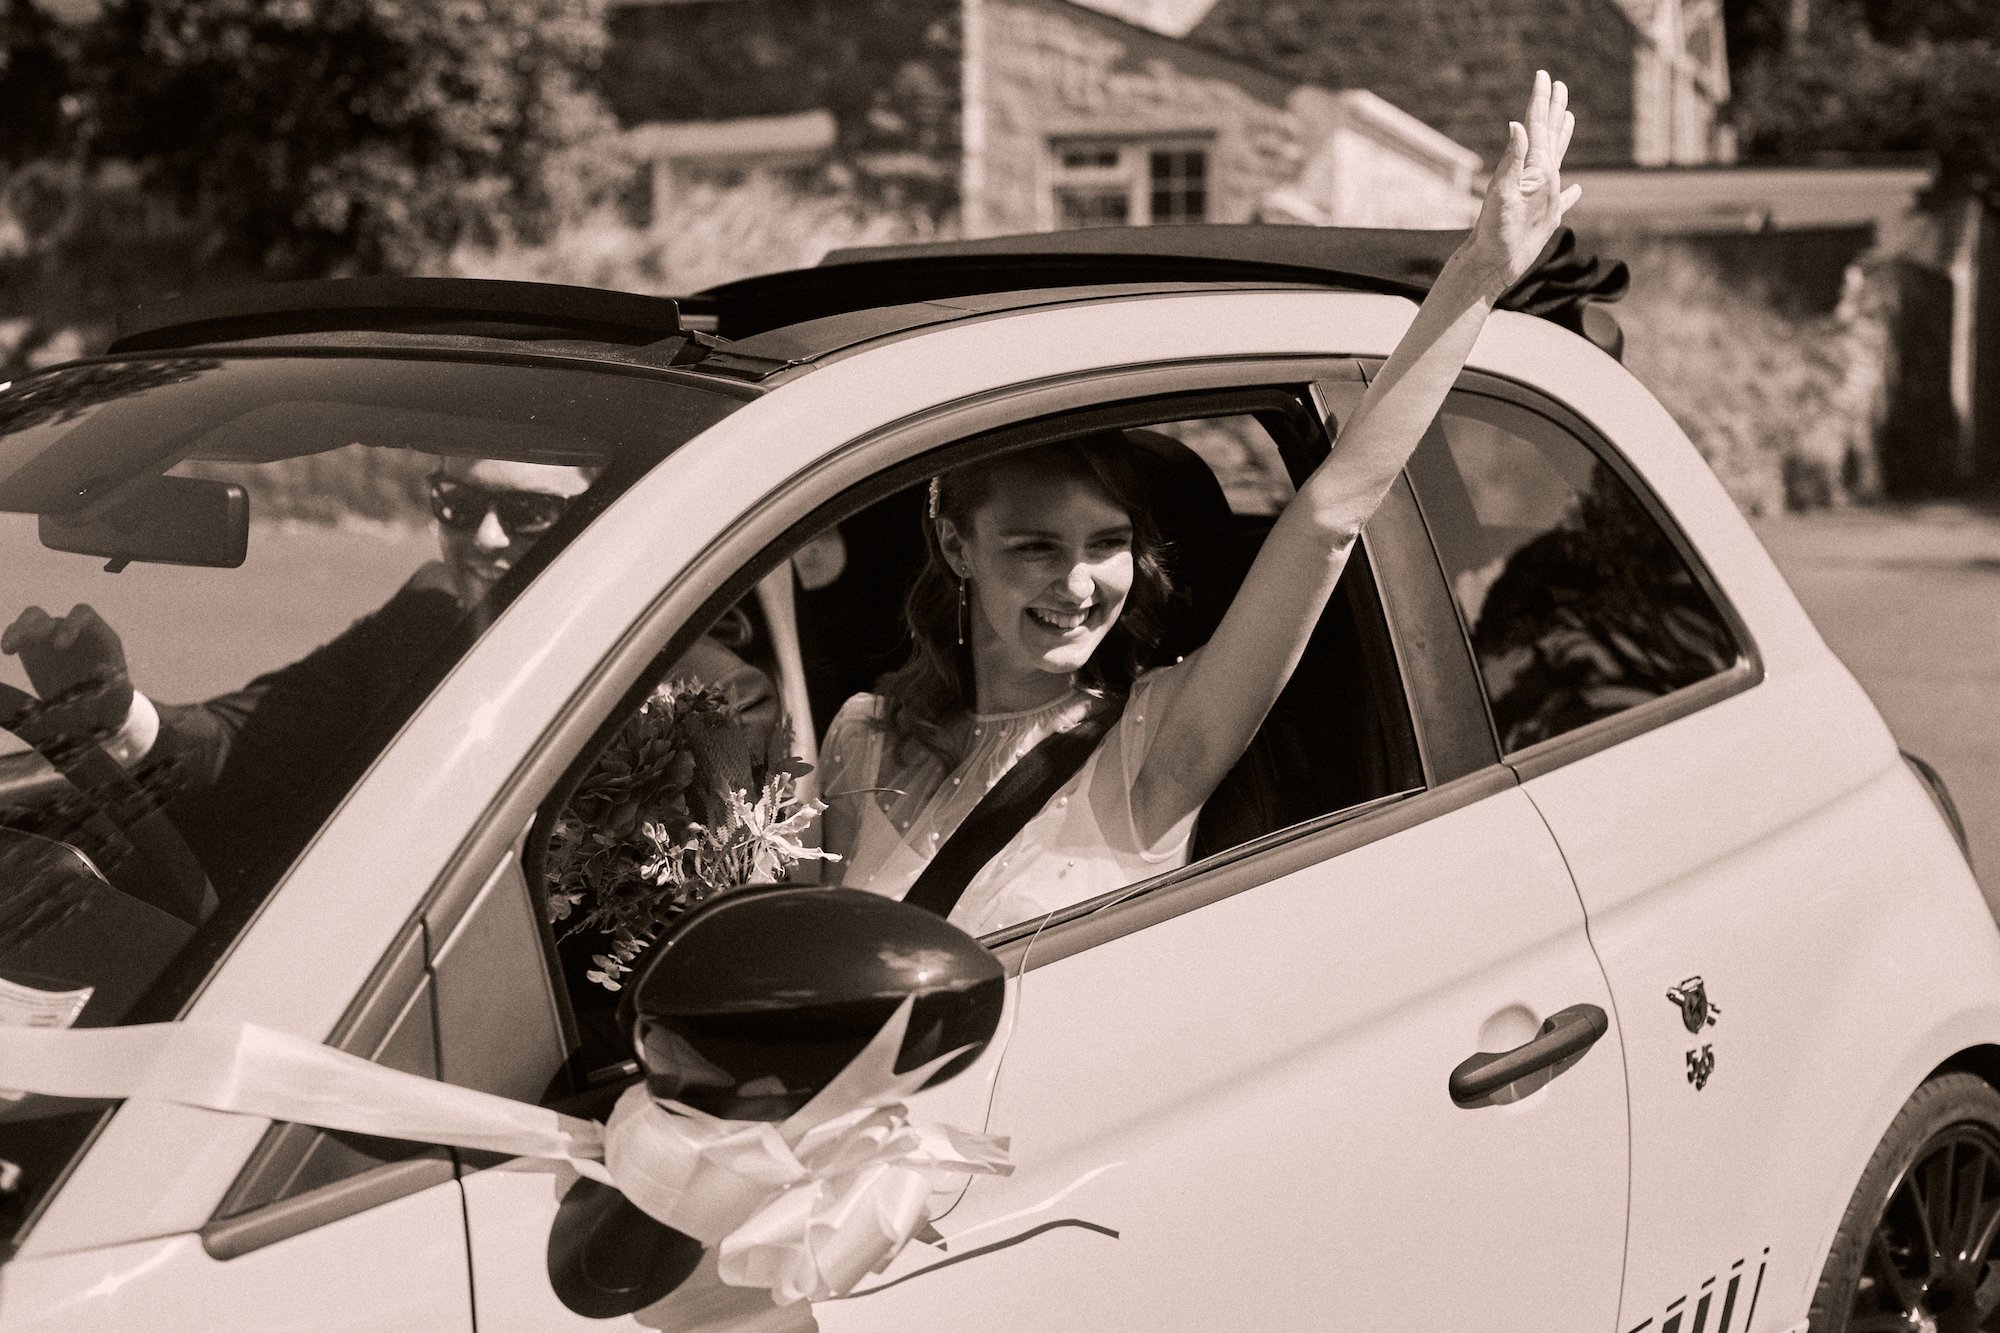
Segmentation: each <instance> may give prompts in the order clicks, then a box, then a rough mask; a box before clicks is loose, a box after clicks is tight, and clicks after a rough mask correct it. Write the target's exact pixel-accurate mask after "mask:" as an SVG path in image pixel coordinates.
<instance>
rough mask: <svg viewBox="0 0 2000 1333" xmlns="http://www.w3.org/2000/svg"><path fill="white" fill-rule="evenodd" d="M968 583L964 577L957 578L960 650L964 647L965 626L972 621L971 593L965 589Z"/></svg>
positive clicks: (961, 575)
mask: <svg viewBox="0 0 2000 1333" xmlns="http://www.w3.org/2000/svg"><path fill="white" fill-rule="evenodd" d="M953 572H954V573H955V572H956V571H953ZM970 582H971V580H969V579H967V578H966V577H965V575H963V574H960V575H959V576H958V646H959V647H961V648H963V647H964V646H965V630H966V626H967V625H968V624H970V623H971V621H972V593H971V591H970V590H969V589H968V587H967V584H969V583H970Z"/></svg>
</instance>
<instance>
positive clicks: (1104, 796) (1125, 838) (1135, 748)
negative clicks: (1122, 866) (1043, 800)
mask: <svg viewBox="0 0 2000 1333" xmlns="http://www.w3.org/2000/svg"><path fill="white" fill-rule="evenodd" d="M1183 665H1184V663H1176V664H1174V665H1173V666H1169V667H1161V668H1159V669H1158V670H1155V671H1149V672H1147V673H1146V674H1145V675H1143V676H1141V677H1139V679H1138V680H1136V681H1134V682H1133V683H1132V693H1131V695H1130V697H1129V698H1128V699H1127V700H1126V702H1125V712H1124V713H1123V715H1121V716H1120V717H1119V719H1118V725H1117V727H1116V728H1115V729H1114V730H1113V731H1112V733H1111V735H1110V736H1108V737H1107V738H1106V739H1105V749H1104V752H1103V758H1102V759H1101V760H1100V762H1099V763H1098V765H1097V768H1096V771H1095V772H1093V773H1092V774H1091V781H1090V805H1091V809H1092V810H1093V811H1094V812H1096V815H1097V819H1098V825H1099V827H1100V828H1101V829H1102V830H1103V833H1104V837H1105V838H1106V840H1107V841H1109V842H1110V843H1111V844H1112V846H1113V848H1114V849H1115V850H1117V851H1119V852H1121V853H1123V854H1125V855H1129V856H1137V857H1138V858H1139V859H1140V860H1142V861H1147V862H1156V861H1159V862H1164V861H1167V860H1170V859H1172V858H1173V857H1174V856H1176V855H1179V854H1181V853H1183V852H1184V851H1185V849H1186V846H1187V840H1188V836H1189V834H1190V832H1191V831H1192V830H1193V828H1194V821H1195V819H1196V817H1197V816H1199V815H1200V813H1201V810H1200V808H1199V807H1197V808H1196V809H1194V810H1191V811H1189V812H1188V813H1187V814H1186V815H1185V816H1183V817H1182V818H1181V819H1180V820H1178V821H1176V822H1175V823H1174V824H1173V825H1172V826H1171V827H1169V828H1168V829H1167V830H1166V831H1165V832H1164V833H1162V834H1161V835H1160V836H1159V837H1158V838H1156V839H1154V840H1153V842H1152V843H1150V844H1146V845H1142V844H1141V843H1140V840H1139V829H1138V821H1137V820H1136V819H1135V818H1134V817H1133V813H1132V785H1133V782H1134V781H1135V780H1136V779H1137V778H1138V776H1139V771H1140V769H1142V768H1144V767H1145V764H1146V755H1147V754H1148V753H1149V752H1150V751H1151V750H1152V748H1153V740H1154V738H1155V737H1156V736H1157V735H1158V734H1159V724H1160V722H1161V721H1162V720H1163V719H1164V715H1165V713H1166V712H1167V710H1168V708H1169V707H1170V705H1171V703H1172V701H1173V697H1174V694H1175V693H1176V690H1175V686H1176V685H1177V684H1178V681H1179V677H1178V673H1179V672H1180V670H1181V667H1182V666H1183Z"/></svg>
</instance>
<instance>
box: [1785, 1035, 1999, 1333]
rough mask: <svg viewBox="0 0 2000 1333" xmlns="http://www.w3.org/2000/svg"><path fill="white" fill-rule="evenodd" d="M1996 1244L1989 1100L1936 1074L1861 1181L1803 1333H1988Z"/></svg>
mask: <svg viewBox="0 0 2000 1333" xmlns="http://www.w3.org/2000/svg"><path fill="white" fill-rule="evenodd" d="M1996 1236H2000V1092H1995V1091H1994V1090H1993V1088H1992V1087H1991V1086H1990V1085H1989V1084H1988V1083H1987V1082H1986V1081H1985V1080H1984V1079H1982V1078H1980V1077H1978V1076H1977V1075H1975V1074H1963V1073H1954V1074H1945V1075H1943V1076H1941V1077H1939V1078H1935V1079H1932V1080H1931V1081H1930V1082H1928V1083H1926V1084H1924V1085H1923V1086H1922V1087H1921V1088H1918V1089H1917V1091H1916V1093H1915V1095H1914V1096H1912V1097H1911V1098H1910V1100H1909V1102H1908V1104H1906V1105H1905V1106H1904V1107H1903V1109H1902V1111H1901V1112H1899V1113H1898V1114H1897V1116H1896V1119H1895V1120H1894V1121H1893V1122H1892V1123H1891V1124H1890V1126H1889V1132H1888V1133H1887V1134H1885V1135H1883V1136H1882V1143H1881V1146H1880V1147H1878V1148H1876V1150H1875V1155H1874V1157H1872V1158H1870V1159H1869V1162H1868V1169H1867V1170H1866V1171H1864V1172H1862V1174H1861V1183H1860V1184H1859V1185H1857V1186H1856V1187H1855V1190H1854V1197H1853V1199H1852V1200H1850V1201H1849V1203H1848V1205H1847V1213H1846V1215H1845V1216H1844V1217H1842V1218H1841V1221H1840V1230H1839V1232H1838V1233H1836V1234H1835V1236H1834V1239H1833V1248H1832V1250H1831V1251H1830V1252H1829V1253H1828V1255H1827V1259H1826V1268H1825V1269H1824V1270H1823V1271H1822V1272H1821V1274H1820V1279H1819V1288H1818V1290H1817V1291H1816V1292H1815V1293H1814V1296H1813V1305H1812V1318H1811V1322H1810V1323H1809V1324H1808V1326H1807V1327H1808V1328H1809V1330H1810V1333H1909V1331H1911V1330H1922V1331H1923V1333H1979V1331H1981V1330H2000V1313H1996V1312H2000V1254H1996V1246H1995V1241H1996Z"/></svg>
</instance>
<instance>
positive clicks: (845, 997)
mask: <svg viewBox="0 0 2000 1333" xmlns="http://www.w3.org/2000/svg"><path fill="white" fill-rule="evenodd" d="M652 953H653V957H652V960H651V961H650V962H649V963H648V964H647V965H646V966H645V967H644V968H642V969H641V970H640V972H639V974H638V976H637V977H636V978H635V979H634V981H633V984H632V986H631V989H630V991H629V999H628V1001H627V1004H628V1005H629V1008H628V1010H627V1011H626V1013H625V1018H626V1020H627V1024H628V1026H627V1030H628V1031H630V1032H631V1033H632V1034H633V1040H634V1042H635V1044H636V1045H637V1047H638V1051H639V1061H640V1064H641V1065H642V1066H643V1067H644V1068H645V1071H646V1083H647V1087H648V1089H649V1090H650V1091H651V1092H652V1094H653V1095H654V1096H655V1097H663V1098H672V1099H673V1100H675V1101H679V1102H684V1103H686V1104H687V1105H689V1106H692V1107H694V1108H695V1109H697V1110H700V1111H706V1112H708V1113H709V1114H711V1115H717V1116H724V1117H727V1118H729V1119H732V1120H770V1121H778V1120H783V1119H784V1118H785V1117H787V1116H789V1115H791V1114H792V1113H793V1112H794V1111H797V1110H798V1109H799V1108H800V1107H802V1106H804V1105H805V1104H806V1103H807V1102H808V1101H810V1100H812V1098H813V1095H814V1094H815V1093H817V1092H818V1091H819V1090H820V1089H821V1088H823V1087H825V1086H826V1084H827V1081H828V1080H830V1079H831V1078H833V1076H834V1075H836V1074H838V1073H839V1072H840V1071H841V1070H842V1069H844V1068H845V1067H846V1066H847V1064H848V1062H849V1061H850V1060H852V1059H853V1058H854V1057H855V1056H856V1055H858V1054H860V1052H861V1049H862V1048H863V1047H864V1046H866V1045H867V1044H868V1042H869V1039H870V1038H872V1037H874V1036H875V1034H876V1033H878V1032H880V1031H881V1030H882V1026H883V1024H885V1023H886V1022H888V1020H889V1018H890V1016H891V1015H893V1014H894V1013H895V1011H896V1007H897V1006H898V1005H899V1004H901V1003H902V1001H903V999H904V997H906V996H909V997H914V1001H915V1003H914V1005H913V1007H912V1009H911V1012H910V1025H909V1031H908V1033H907V1034H906V1036H905V1037H904V1039H903V1046H902V1051H901V1053H900V1055H899V1056H898V1057H897V1061H896V1068H897V1069H898V1070H899V1071H900V1070H906V1069H912V1068H914V1067H916V1066H917V1065H920V1064H923V1063H924V1062H926V1061H928V1060H934V1059H936V1058H937V1057H939V1056H941V1055H944V1054H946V1053H948V1052H951V1051H956V1050H961V1048H963V1053H962V1054H961V1055H960V1056H959V1057H958V1058H957V1059H955V1060H953V1061H951V1062H950V1063H949V1064H947V1065H945V1066H944V1067H943V1068H942V1069H940V1070H939V1071H938V1072H937V1074H936V1075H934V1076H933V1077H932V1078H931V1080H930V1084H927V1085H926V1086H931V1085H935V1084H937V1083H941V1082H943V1081H944V1080H946V1079H948V1078H950V1077H952V1076H953V1075H954V1074H957V1073H958V1072H959V1071H960V1070H962V1069H964V1068H965V1067H966V1066H967V1065H969V1064H971V1063H972V1062H973V1061H974V1060H975V1059H977V1058H978V1056H979V1052H980V1051H981V1050H983V1049H985V1047H986V1044H987V1043H988V1042H989V1041H991V1040H992V1039H993V1034H994V1033H995V1032H996V1031H997V1030H998V1029H999V1026H1000V1011H1001V1008H1002V1006H1003V1004H1004V1003H1005V980H1004V974H1003V973H1002V971H1001V967H1000V960H999V959H997V958H995V957H994V956H993V955H992V954H991V953H989V952H988V951H987V950H985V949H984V948H982V947H980V945H979V942H978V941H976V940H974V939H973V938H972V937H971V936H970V935H967V934H966V933H965V932H964V931H962V930H960V929H958V928H957V927H956V926H953V925H949V924H947V923H946V922H945V921H944V920H943V919H942V918H941V917H939V916H937V915H936V914H934V913H931V912H927V911H925V910H923V909H922V908H920V907H912V906H910V905H909V904H907V903H900V902H895V901H893V900H891V899H888V898H884V897H881V896H880V895H878V894H873V893H863V892H861V891H860V890H858V889H820V888H768V889H739V890H737V891H736V892H734V893H728V894H724V895H722V896H721V897H719V898H716V899H713V900H711V901H710V902H709V903H707V904H705V905H704V906H703V907H701V908H700V909H699V910H698V911H695V912H692V913H690V914H689V915H688V916H687V917H686V918H685V919H684V920H683V921H682V923H681V924H680V925H679V927H678V928H676V929H675V931H674V932H673V933H672V934H671V935H669V936H667V937H666V938H665V939H664V940H662V941H661V942H660V943H659V944H657V945H655V946H654V948H653V950H652Z"/></svg>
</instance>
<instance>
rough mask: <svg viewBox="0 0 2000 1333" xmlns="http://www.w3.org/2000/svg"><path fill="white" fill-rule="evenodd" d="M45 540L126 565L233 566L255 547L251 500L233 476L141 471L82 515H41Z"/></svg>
mask: <svg viewBox="0 0 2000 1333" xmlns="http://www.w3.org/2000/svg"><path fill="white" fill-rule="evenodd" d="M40 527H41V537H42V545H44V546H46V547H48V548H49V549H50V550H52V551H73V552H75V553H76V554H78V555H101V556H104V557H105V558H107V559H109V560H111V561H113V562H115V563H116V564H118V565H120V566H123V565H126V564H129V563H131V562H132V561H134V560H137V561H142V562H144V563H147V564H157V565H208V566H214V567H217V568H222V569H234V568H236V567H237V566H238V565H241V564H242V563H243V557H244V556H245V555H246V554H248V552H249V549H250V500H249V497H248V496H247V495H246V494H245V493H244V490H243V488H242V487H241V486H238V485H236V484H235V483H234V482H227V481H210V480H206V479H203V478H200V477H167V476H159V477H143V478H138V479H135V480H133V481H131V482H128V483H126V484H125V485H123V486H121V487H120V488H119V489H118V491H117V493H116V494H115V495H112V496H109V497H107V502H106V503H105V504H103V505H102V506H92V507H91V508H90V509H88V510H87V511H86V512H85V513H84V514H82V515H77V516H72V515H68V514H43V515H42V516H41V524H40Z"/></svg>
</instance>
